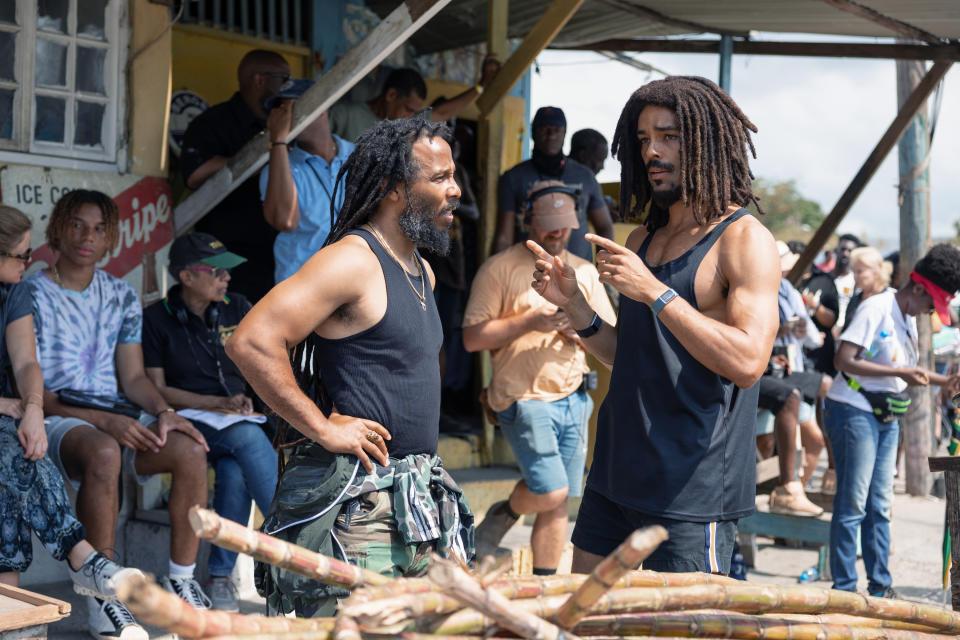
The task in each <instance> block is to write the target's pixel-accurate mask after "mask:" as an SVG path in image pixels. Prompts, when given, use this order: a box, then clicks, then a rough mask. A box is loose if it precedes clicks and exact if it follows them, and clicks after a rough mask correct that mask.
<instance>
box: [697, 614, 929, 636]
mask: <svg viewBox="0 0 960 640" xmlns="http://www.w3.org/2000/svg"><path fill="white" fill-rule="evenodd" d="M704 613H711V611H704ZM760 617H761V618H766V617H774V618H783V619H785V620H796V621H798V622H816V623H819V624H845V625H849V626H851V627H883V628H884V629H902V630H904V631H923V632H926V633H936V629H932V628H930V627H925V626H923V625H922V624H912V623H910V622H901V621H900V620H879V619H877V618H861V617H860V616H850V615H847V614H845V613H823V614H819V615H818V614H812V613H773V614H767V613H765V614H761V616H760Z"/></svg>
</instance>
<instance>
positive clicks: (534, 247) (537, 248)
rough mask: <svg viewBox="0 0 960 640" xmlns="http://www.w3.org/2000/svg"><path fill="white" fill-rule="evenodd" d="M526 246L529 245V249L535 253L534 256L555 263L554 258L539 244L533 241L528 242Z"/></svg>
mask: <svg viewBox="0 0 960 640" xmlns="http://www.w3.org/2000/svg"><path fill="white" fill-rule="evenodd" d="M526 244H527V249H529V250H530V251H531V252H533V255H535V256H537V257H538V258H540V259H541V260H543V261H544V262H553V256H551V255H550V254H549V253H547V252H546V251H544V250H543V247H541V246H540V245H539V244H537V243H536V242H534V241H533V240H527V243H526Z"/></svg>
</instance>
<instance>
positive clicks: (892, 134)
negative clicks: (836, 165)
mask: <svg viewBox="0 0 960 640" xmlns="http://www.w3.org/2000/svg"><path fill="white" fill-rule="evenodd" d="M952 64H953V63H952V62H947V61H943V60H941V61H938V62H936V63H935V64H934V65H933V67H932V68H931V69H930V70H929V71H928V72H927V74H926V75H925V76H924V77H923V79H922V80H920V82H919V83H918V84H917V87H916V89H914V90H913V92H912V93H911V94H910V97H908V98H907V100H906V101H905V102H904V103H903V106H902V107H901V108H900V112H899V113H897V116H896V117H895V118H894V119H893V122H891V123H890V126H889V127H887V130H886V131H885V132H884V134H883V136H882V137H881V138H880V141H879V142H877V146H875V147H874V148H873V151H871V152H870V155H869V156H867V159H866V161H864V163H863V166H861V167H860V170H859V171H857V175H855V176H854V177H853V180H852V181H851V182H850V185H849V186H847V188H846V190H845V191H844V192H843V194H842V195H841V196H840V199H839V200H837V203H836V204H835V205H834V206H833V209H832V210H831V211H830V213H829V214H828V215H827V217H826V218H825V219H824V221H823V222H822V223H821V224H820V227H819V228H818V229H817V231H816V233H814V235H813V238H811V239H810V242H809V243H808V244H807V247H806V249H804V250H803V253H801V254H800V257H799V258H798V259H797V262H796V264H794V265H793V269H791V270H790V273H789V275H788V276H787V278H788V279H789V280H790V282H792V283H794V284H796V283H797V282H798V281H799V280H800V276H802V275H803V272H804V271H806V269H807V267H809V266H810V265H811V264H812V263H813V261H814V259H815V258H816V257H817V256H818V255H819V254H820V252H821V251H822V250H823V247H824V246H825V245H826V244H827V240H829V239H830V237H831V236H832V235H833V232H834V231H836V230H837V227H838V226H839V225H840V222H841V221H842V220H843V217H844V216H845V215H847V212H848V211H849V210H850V207H852V206H853V203H854V202H856V200H857V198H858V197H859V196H860V194H861V193H863V189H864V187H866V186H867V183H868V182H869V181H870V178H872V177H873V174H874V173H876V171H877V169H879V168H880V163H882V162H883V159H884V158H886V157H887V154H888V153H889V152H890V150H891V149H892V148H893V146H894V145H895V144H897V141H898V140H899V139H900V136H902V135H903V132H904V131H906V130H907V126H909V124H910V122H911V121H912V120H913V118H914V116H916V115H917V112H918V111H919V110H920V108H921V107H922V106H923V104H924V102H925V101H926V99H927V96H929V95H930V93H931V92H932V91H933V90H934V88H936V86H937V85H938V84H939V83H940V81H941V80H942V79H943V76H945V75H946V74H947V71H949V70H950V67H951V65H952Z"/></svg>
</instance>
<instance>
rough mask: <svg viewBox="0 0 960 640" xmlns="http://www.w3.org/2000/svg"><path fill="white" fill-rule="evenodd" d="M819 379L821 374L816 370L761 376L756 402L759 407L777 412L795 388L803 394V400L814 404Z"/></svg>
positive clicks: (821, 377)
mask: <svg viewBox="0 0 960 640" xmlns="http://www.w3.org/2000/svg"><path fill="white" fill-rule="evenodd" d="M821 380H823V374H822V373H820V372H818V371H797V372H795V373H791V374H790V375H788V376H785V377H783V378H775V377H774V376H763V377H761V378H760V397H759V399H758V402H757V403H758V404H759V406H760V408H761V409H767V410H768V411H770V412H771V413H779V411H780V409H782V408H783V405H784V404H785V403H786V402H787V398H789V397H790V394H791V393H793V390H794V389H796V390H797V391H799V392H800V394H801V395H802V396H803V401H804V402H806V403H807V404H816V402H817V396H818V395H819V394H820V381H821Z"/></svg>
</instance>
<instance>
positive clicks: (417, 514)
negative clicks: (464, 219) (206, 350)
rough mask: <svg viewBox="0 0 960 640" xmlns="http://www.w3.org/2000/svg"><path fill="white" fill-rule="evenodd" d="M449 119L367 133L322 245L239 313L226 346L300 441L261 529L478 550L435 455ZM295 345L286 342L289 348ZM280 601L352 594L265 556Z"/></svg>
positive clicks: (451, 187)
mask: <svg viewBox="0 0 960 640" xmlns="http://www.w3.org/2000/svg"><path fill="white" fill-rule="evenodd" d="M449 133H450V132H449V129H448V128H447V127H446V125H444V124H441V123H430V122H425V121H422V120H418V119H415V120H392V121H383V122H380V123H378V124H376V125H375V126H374V127H372V128H371V129H369V130H368V131H366V132H364V133H363V134H361V135H360V137H359V138H358V139H357V142H356V148H355V149H354V151H353V153H352V154H351V155H350V157H349V158H348V159H347V161H346V162H345V163H344V165H343V167H342V168H341V169H340V173H339V175H338V176H337V181H338V183H339V182H340V181H345V188H344V202H343V206H342V208H341V209H340V212H339V215H338V216H337V218H336V221H335V223H334V225H333V228H332V230H331V232H330V236H329V237H328V238H327V242H326V245H325V246H324V248H322V249H321V250H320V251H318V252H317V253H316V254H314V255H313V257H312V258H310V259H309V260H308V261H307V262H306V263H305V264H304V265H303V266H302V267H301V268H300V269H299V270H298V271H297V272H296V273H295V274H294V275H293V276H291V277H290V278H288V279H286V280H284V281H283V282H281V283H279V284H278V285H277V286H276V287H274V288H273V289H272V290H271V291H270V293H268V294H267V295H266V296H265V297H264V298H263V299H262V300H261V301H260V303H259V304H257V305H256V306H255V307H254V308H253V309H252V310H251V311H250V312H249V313H248V314H247V316H246V318H244V320H243V322H242V323H241V324H240V326H239V327H238V328H237V330H236V332H235V333H234V334H233V337H232V338H231V339H230V341H228V343H227V352H228V354H229V355H230V357H231V358H233V360H234V362H236V363H237V365H238V366H239V367H240V369H241V370H242V371H243V373H244V375H245V377H246V379H247V380H248V381H249V382H250V384H251V385H252V386H253V388H254V389H255V390H256V391H257V393H258V394H260V397H261V398H263V400H264V401H266V402H267V404H269V405H270V407H271V408H272V409H273V410H274V411H276V413H277V414H278V415H280V416H281V417H282V418H283V419H284V420H285V421H286V422H287V423H288V424H289V425H290V426H292V427H293V428H294V429H296V431H298V432H299V434H302V436H303V437H302V438H300V439H299V440H296V439H294V441H293V442H292V443H291V444H290V446H291V447H292V448H293V450H292V452H291V455H290V457H289V460H288V462H287V465H286V468H285V469H284V471H283V473H282V475H281V476H280V481H279V485H278V488H277V496H276V498H275V499H274V501H273V505H272V506H271V509H270V511H269V513H267V514H266V518H265V522H264V526H263V530H264V531H265V532H266V533H269V534H271V535H275V536H278V537H280V538H282V539H284V540H288V541H292V542H296V543H297V544H300V545H302V546H306V547H307V548H310V549H314V550H317V551H320V552H321V553H325V554H327V555H333V556H335V557H338V558H341V559H344V558H345V559H347V560H349V561H351V562H353V563H355V564H359V565H360V566H363V567H365V568H367V569H370V570H372V571H377V572H380V573H382V574H385V575H389V576H400V575H405V576H409V575H417V574H419V573H422V572H423V571H425V570H426V565H427V561H428V558H429V554H430V553H431V552H434V551H436V552H438V553H440V554H441V555H446V556H449V557H453V558H456V559H458V560H460V561H461V562H469V561H470V560H471V558H472V556H473V555H474V553H473V515H472V514H471V513H470V510H469V508H468V507H467V504H466V501H465V499H464V498H463V494H462V492H461V491H460V489H459V487H457V485H456V483H455V482H454V481H453V479H452V478H451V477H450V475H449V474H448V473H447V472H446V471H445V470H444V469H443V466H442V463H441V462H440V459H439V458H438V457H437V440H438V436H439V420H440V368H439V353H440V346H441V344H442V341H443V334H442V330H441V326H440V317H439V315H438V313H437V307H436V304H435V302H434V298H433V291H432V289H433V284H434V275H433V272H432V271H431V269H430V266H429V264H428V263H427V262H426V261H424V260H422V259H421V257H420V255H419V253H418V252H417V248H418V247H424V248H429V249H431V250H432V251H433V252H435V253H439V254H444V253H445V252H446V250H447V248H448V245H449V235H448V229H449V227H450V224H451V222H452V221H453V211H454V210H455V209H456V208H457V207H458V206H459V198H460V188H459V187H458V186H457V183H456V181H455V180H454V177H453V173H454V162H453V157H452V155H451V152H450V146H449V145H448V144H447V142H446V140H445V138H446V137H448V136H449ZM291 350H292V355H291V353H290V352H291ZM257 583H258V584H257V586H258V589H260V591H261V593H263V595H264V596H265V597H266V598H267V605H268V608H269V609H270V610H271V611H273V612H278V613H279V612H283V613H288V612H290V611H295V612H296V613H297V615H299V616H323V615H332V614H333V610H334V607H335V605H336V598H338V597H342V596H344V595H346V592H343V591H342V590H341V591H338V590H336V589H333V588H330V587H325V586H324V585H321V584H319V583H317V582H314V581H312V580H308V579H306V578H304V577H302V576H298V575H296V574H293V573H291V572H288V571H284V570H280V569H277V568H276V567H269V566H266V565H261V566H259V567H258V569H257Z"/></svg>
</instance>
